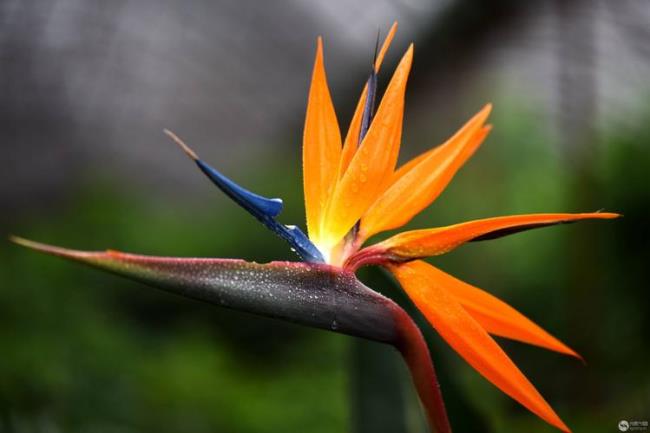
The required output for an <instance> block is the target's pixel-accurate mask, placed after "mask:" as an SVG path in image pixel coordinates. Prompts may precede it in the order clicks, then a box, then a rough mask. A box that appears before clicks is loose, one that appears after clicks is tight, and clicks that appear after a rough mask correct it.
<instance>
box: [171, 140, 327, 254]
mask: <svg viewBox="0 0 650 433" xmlns="http://www.w3.org/2000/svg"><path fill="white" fill-rule="evenodd" d="M165 134H167V135H168V136H169V137H171V139H172V140H174V141H175V142H176V143H177V144H178V145H179V146H180V147H181V148H182V149H183V151H184V152H185V153H186V154H187V155H188V156H189V157H190V158H192V159H193V160H194V162H195V163H196V165H197V166H198V167H199V168H200V169H201V171H202V172H203V173H204V174H205V175H206V176H207V177H208V178H210V180H211V181H212V182H213V183H214V184H215V185H217V187H218V188H219V189H220V190H221V191H223V192H224V193H225V194H226V195H227V196H228V197H230V198H231V199H232V200H233V201H234V202H235V203H237V204H238V205H240V206H241V207H243V208H244V209H246V211H248V213H250V214H251V215H253V216H254V217H255V218H256V219H257V220H258V221H259V222H261V223H262V224H264V225H265V226H266V227H267V228H268V229H270V230H271V231H272V232H273V233H275V234H277V235H278V236H280V237H281V238H282V239H284V240H285V241H287V242H288V243H289V245H291V249H292V250H293V251H294V252H295V253H296V254H298V255H299V256H300V258H302V259H303V260H304V261H307V262H312V263H324V262H325V259H324V258H323V255H322V254H321V252H320V251H319V250H318V248H316V246H315V245H314V244H313V243H312V242H311V241H310V240H309V238H308V237H307V236H306V235H305V234H304V233H303V231H302V230H300V229H299V228H298V227H296V226H286V225H284V224H282V223H280V222H278V221H277V220H276V219H275V217H277V216H278V215H279V214H280V212H282V200H281V199H279V198H266V197H263V196H261V195H258V194H255V193H253V192H251V191H249V190H247V189H245V188H243V187H241V186H239V185H237V184H236V183H235V182H233V181H232V180H231V179H229V178H227V177H226V176H224V175H223V174H222V173H220V172H219V171H218V170H217V169H215V168H214V167H211V166H210V165H208V164H207V163H205V162H203V161H202V160H200V159H199V157H198V156H197V155H196V153H194V151H193V150H192V149H190V148H189V147H188V146H187V145H186V144H185V143H183V141H182V140H181V139H180V138H178V137H177V136H176V135H175V134H174V133H172V132H170V131H167V130H165Z"/></svg>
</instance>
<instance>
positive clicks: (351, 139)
mask: <svg viewBox="0 0 650 433" xmlns="http://www.w3.org/2000/svg"><path fill="white" fill-rule="evenodd" d="M396 31H397V21H395V22H394V23H393V25H392V26H391V28H390V30H389V31H388V34H387V35H386V39H384V43H383V44H382V46H381V49H380V50H379V53H378V54H377V59H376V60H375V64H374V67H375V72H377V73H378V72H379V69H381V64H382V62H383V61H384V56H385V55H386V51H388V47H390V43H391V42H392V41H393V37H394V36H395V32H396ZM367 93H368V83H367V82H366V84H365V85H364V86H363V91H362V92H361V96H360V97H359V102H357V108H356V109H355V110H354V115H353V116H352V121H351V122H350V127H349V128H348V134H347V135H346V136H345V141H344V142H343V152H342V153H341V164H340V167H339V177H341V176H343V173H345V170H347V168H348V166H349V165H350V161H352V157H353V156H354V154H355V153H356V151H357V147H358V145H359V132H360V130H361V117H362V116H363V108H364V107H365V104H366V95H367Z"/></svg>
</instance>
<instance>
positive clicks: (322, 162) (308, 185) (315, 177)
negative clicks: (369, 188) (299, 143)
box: [302, 38, 341, 242]
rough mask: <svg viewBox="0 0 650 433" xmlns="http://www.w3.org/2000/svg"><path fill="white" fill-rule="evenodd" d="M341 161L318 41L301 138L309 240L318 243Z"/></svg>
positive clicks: (338, 133)
mask: <svg viewBox="0 0 650 433" xmlns="http://www.w3.org/2000/svg"><path fill="white" fill-rule="evenodd" d="M340 159H341V132H340V131H339V124H338V121H337V119H336V113H335V112H334V105H333V104H332V98H331V96H330V92H329V88H328V86H327V77H326V75H325V66H324V63H323V42H322V39H321V38H318V44H317V49H316V60H315V62H314V71H313V74H312V81H311V87H310V89H309V100H308V102H307V114H306V117H305V130H304V135H303V151H302V163H303V186H304V191H305V211H306V214H307V229H308V230H309V237H310V238H311V239H312V240H314V241H315V242H318V240H319V239H320V237H321V225H322V221H323V219H324V217H325V212H326V209H327V201H328V198H329V197H330V195H331V194H332V190H333V189H334V185H335V183H336V173H337V170H338V166H339V161H340Z"/></svg>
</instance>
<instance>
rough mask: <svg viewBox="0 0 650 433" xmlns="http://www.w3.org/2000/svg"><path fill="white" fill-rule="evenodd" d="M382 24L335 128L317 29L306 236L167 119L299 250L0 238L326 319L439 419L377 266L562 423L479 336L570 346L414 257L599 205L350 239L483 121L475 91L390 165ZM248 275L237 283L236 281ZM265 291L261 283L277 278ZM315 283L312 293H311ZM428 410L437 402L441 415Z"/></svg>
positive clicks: (391, 97)
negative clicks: (275, 257)
mask: <svg viewBox="0 0 650 433" xmlns="http://www.w3.org/2000/svg"><path fill="white" fill-rule="evenodd" d="M396 27H397V26H396V24H393V26H392V27H391V29H390V31H389V33H388V35H387V37H386V39H385V41H384V43H383V44H382V46H381V48H380V49H379V50H378V52H377V54H376V57H375V60H374V62H373V64H372V68H371V69H372V70H371V73H370V78H369V79H368V81H367V83H366V85H365V86H364V89H363V91H362V93H361V96H360V98H359V100H358V103H357V106H356V109H355V112H354V115H353V117H352V120H351V122H350V125H349V128H348V132H347V134H346V136H345V139H343V138H342V136H341V132H340V128H339V124H338V120H337V116H336V112H335V109H334V106H333V103H332V99H331V96H330V92H329V87H328V84H327V78H326V73H325V64H324V56H323V43H322V40H321V38H318V40H317V46H316V59H315V62H314V67H313V73H312V79H311V85H310V89H309V97H308V104H307V111H306V116H305V126H304V134H303V158H302V164H303V185H304V194H305V209H306V221H307V229H308V235H309V236H306V235H305V234H304V233H303V232H302V230H300V228H299V227H297V226H291V225H284V224H282V223H280V222H279V221H278V218H279V217H280V213H281V211H282V201H281V200H280V199H276V198H266V197H262V196H260V195H257V194H255V193H252V192H251V191H248V190H246V189H244V188H242V187H240V186H239V185H237V184H236V183H234V182H233V181H232V180H230V179H228V178H227V177H225V176H224V175H223V174H222V173H220V172H219V171H217V170H216V169H214V168H212V167H211V166H209V165H208V164H207V163H205V162H204V161H202V160H201V159H199V157H198V156H197V154H196V153H195V152H194V151H192V150H191V149H189V147H187V146H186V145H185V144H184V143H183V142H182V141H181V140H180V139H179V138H178V137H176V136H175V135H174V134H173V133H170V132H168V131H167V133H168V135H170V136H171V137H172V138H173V139H174V140H175V141H176V142H177V143H178V144H179V145H180V146H181V147H182V148H183V150H184V151H185V152H186V153H187V154H188V155H189V156H190V158H192V159H193V160H194V161H195V163H196V164H197V166H198V167H199V168H200V169H201V171H203V173H204V174H205V175H206V176H208V177H209V178H210V179H211V180H212V181H213V182H214V183H215V184H216V185H217V186H218V187H219V188H220V189H221V190H222V191H223V192H224V193H226V194H227V195H228V196H229V197H230V198H232V199H233V200H234V201H235V202H236V203H238V204H239V205H240V206H242V208H244V209H245V210H246V211H247V212H249V213H250V214H251V215H253V216H254V217H255V218H256V219H257V220H258V221H260V222H261V223H262V224H264V225H265V226H266V227H267V228H269V229H270V230H271V231H273V232H274V233H276V234H277V235H279V236H280V237H281V238H283V239H284V240H286V241H287V242H288V243H289V244H290V245H291V248H292V249H293V250H294V251H295V252H296V253H297V254H298V255H299V257H300V258H301V259H302V260H303V261H304V262H305V263H300V264H295V263H294V264H291V263H287V262H273V263H269V264H261V265H260V264H255V263H249V262H244V261H241V260H234V261H233V260H227V259H182V258H156V257H147V256H136V255H129V254H124V253H117V252H112V251H108V252H80V251H74V250H66V249H61V248H58V247H51V246H48V245H44V244H38V243H35V242H31V241H27V240H24V239H21V238H14V239H13V240H14V241H15V242H17V243H19V244H21V245H23V246H27V247H30V248H33V249H36V250H39V251H43V252H47V253H50V254H54V255H58V256H63V257H66V258H71V259H73V260H77V261H81V262H84V263H87V264H90V265H92V266H96V267H100V268H102V269H105V270H109V271H111V272H114V273H118V274H121V275H126V276H128V277H130V278H135V279H138V280H140V281H143V282H147V283H150V284H152V285H155V286H158V287H162V288H164V289H166V290H172V291H176V292H179V293H181V294H183V295H185V296H190V297H194V298H198V299H202V300H206V301H208V302H213V303H217V304H221V305H227V306H231V307H232V308H237V309H241V310H245V311H250V312H254V313H257V314H264V315H270V316H273V317H279V318H283V319H286V320H291V321H294V322H298V323H303V324H307V325H310V326H315V327H320V328H326V329H327V328H328V326H329V324H330V323H332V321H333V322H334V323H337V324H338V325H337V327H336V328H334V327H333V326H332V327H331V329H332V330H335V331H337V332H344V333H347V334H351V335H357V336H361V337H365V338H370V339H374V340H376V341H382V342H385V343H389V344H392V345H394V346H395V347H397V348H398V349H399V350H400V352H402V354H403V355H404V358H405V360H406V362H407V364H408V366H409V368H410V370H411V372H412V375H413V378H414V381H415V384H416V387H417V389H418V393H419V395H420V397H421V399H422V401H423V404H424V406H425V408H426V410H427V414H428V415H429V421H430V423H431V426H432V428H435V429H437V430H438V431H442V432H448V431H450V428H449V424H448V421H447V419H446V414H445V413H444V405H442V403H441V399H440V398H439V390H438V389H437V386H436V384H437V379H436V378H435V372H434V370H433V365H432V363H431V358H430V356H429V354H428V350H427V348H426V345H425V344H424V340H423V339H422V336H421V334H420V333H419V331H417V328H416V327H415V325H414V324H413V321H412V319H411V318H409V317H408V315H407V314H406V313H405V312H404V310H403V309H401V308H400V307H399V306H397V305H396V304H395V303H394V302H392V301H390V300H388V299H386V298H384V297H382V296H381V295H379V294H378V293H376V292H374V291H372V290H370V289H368V288H366V287H365V286H363V285H362V284H361V283H360V282H358V280H357V279H356V278H354V271H356V269H358V268H359V267H360V266H365V265H380V266H383V267H385V268H386V269H388V270H389V271H390V272H391V273H392V274H393V275H394V276H395V278H396V279H397V280H398V281H399V283H400V285H401V286H402V287H403V289H404V291H405V292H406V293H407V294H408V296H409V297H410V298H411V299H412V301H413V302H414V304H415V305H416V307H417V308H418V309H419V310H420V311H421V312H422V313H423V315H424V316H425V317H426V319H427V320H428V321H429V322H430V323H431V325H432V326H433V327H434V328H435V329H436V331H437V332H438V333H439V334H440V335H441V336H442V337H443V339H444V340H445V341H447V343H449V345H450V346H451V347H452V348H453V349H454V350H455V351H456V352H457V353H458V354H459V355H460V356H461V357H463V358H464V359H465V360H466V361H467V362H468V363H469V364H470V365H471V366H472V367H473V368H474V369H476V370H477V371H478V372H479V373H480V374H482V375H483V376H484V377H485V378H486V379H487V380H489V381H490V382H492V383H493V384H494V385H495V386H497V387H498V388H499V389H500V390H501V391H503V392H504V393H506V394H507V395H509V396H510V397H512V398H513V399H515V400H516V401H518V402H519V403H521V404H522V405H523V406H524V407H526V408H527V409H529V410H530V411H531V412H533V413H534V414H536V415H538V416H539V417H540V418H542V419H543V420H545V421H546V422H548V423H549V424H551V425H553V426H555V427H557V428H558V429H560V430H563V431H569V429H568V427H567V426H566V425H565V424H564V422H562V420H561V419H560V418H559V417H558V415H557V414H556V413H555V412H554V411H553V409H552V408H551V407H550V405H549V404H548V403H547V402H546V401H545V400H544V398H543V397H542V396H541V395H540V394H539V392H537V390H536V389H535V387H534V386H533V385H532V384H531V383H530V382H529V381H528V379H527V378H526V377H525V376H524V374H523V373H522V372H521V371H520V370H519V369H518V367H517V366H516V365H515V364H514V363H513V362H512V361H511V360H510V358H509V357H508V356H507V355H506V353H505V352H504V351H503V350H502V349H501V348H500V347H499V345H498V344H497V343H496V342H495V341H494V339H493V338H492V336H491V335H497V336H501V337H506V338H510V339H513V340H517V341H521V342H524V343H528V344H533V345H536V346H539V347H543V348H546V349H549V350H553V351H556V352H559V353H563V354H567V355H570V356H574V357H577V358H580V356H579V355H578V354H577V353H576V352H575V351H574V350H572V349H571V348H569V347H568V346H567V345H565V344H564V343H562V342H560V341H559V340H558V339H557V338H555V337H553V336H552V335H550V334H549V333H548V332H546V331H544V330H543V329H542V328H541V327H540V326H538V325H536V324H535V323H533V322H532V321H531V320H530V319H528V318H526V317H525V316H524V315H522V314H521V313H519V312H518V311H517V310H515V309H514V308H513V307H511V306H509V305H508V304H506V303H505V302H503V301H501V300H499V299H498V298H496V297H494V296H493V295H490V294H489V293H487V292H485V291H483V290H481V289H479V288H477V287H474V286H472V285H470V284H468V283H465V282H463V281H460V280H458V279H456V278H454V277H453V276H451V275H448V274H446V273H445V272H443V271H442V270H440V269H437V268H436V267H434V266H433V265H431V264H429V263H426V262H424V261H422V259H424V258H427V257H431V256H436V255H440V254H444V253H447V252H449V251H451V250H453V249H455V248H457V247H458V246H460V245H463V244H464V243H467V242H472V241H480V240H487V239H493V238H496V237H501V236H506V235H509V234H512V233H516V232H519V231H523V230H528V229H532V228H538V227H544V226H549V225H554V224H561V223H570V222H575V221H579V220H584V219H610V218H616V217H618V216H619V215H617V214H613V213H605V212H596V213H579V214H566V213H546V214H530V215H513V216H506V217H496V218H486V219H481V220H477V221H470V222H465V223H461V224H455V225H451V226H447V227H438V228H425V229H421V230H412V231H406V232H403V233H399V234H396V235H395V236H392V237H390V238H388V239H387V240H385V241H383V242H380V243H378V244H375V245H370V246H368V247H365V248H363V245H364V243H365V242H366V241H367V240H368V239H369V238H370V237H371V236H373V235H375V234H377V233H380V232H382V231H386V230H392V229H397V228H399V227H401V226H403V225H404V224H406V223H407V222H409V221H410V220H411V219H412V218H413V217H414V216H415V215H417V214H418V213H419V212H420V211H422V210H423V209H424V208H426V207H427V206H428V205H429V204H431V203H432V202H433V201H434V200H436V198H438V196H439V195H440V194H441V193H442V192H443V190H444V189H445V187H446V186H447V185H448V184H449V182H450V181H451V180H452V179H453V177H454V175H455V174H456V172H457V171H458V170H459V169H460V168H461V167H462V166H463V164H464V163H465V162H466V161H467V160H468V159H469V158H470V157H471V156H472V155H473V154H474V153H475V152H476V150H477V149H478V148H479V147H480V145H481V144H482V142H483V141H484V140H485V138H486V137H487V135H488V134H489V132H490V130H491V126H490V125H488V124H487V123H486V122H487V119H488V117H489V114H490V111H491V109H492V106H491V105H490V104H487V105H486V106H485V107H483V108H482V109H481V110H480V111H479V112H478V113H477V114H476V115H475V116H474V117H472V118H471V119H470V120H469V121H468V122H467V123H465V125H463V126H462V127H461V128H460V129H459V130H458V132H457V133H456V134H454V135H453V136H452V137H450V138H449V139H448V140H447V141H445V142H444V143H443V144H441V145H440V146H437V147H434V148H433V149H431V150H429V151H427V152H424V153H422V154H421V155H419V156H417V157H415V158H413V159H412V160H410V161H408V162H407V163H405V164H404V165H402V166H401V167H396V164H397V159H398V154H399V147H400V142H401V135H402V124H403V116H404V106H405V93H406V84H407V81H408V77H409V73H410V70H411V65H412V63H413V52H414V48H413V45H410V46H409V47H408V49H407V50H406V52H405V54H404V55H403V56H402V58H401V60H400V61H399V63H398V65H397V67H396V69H395V72H394V73H393V76H392V78H391V80H390V82H389V84H388V87H387V88H386V91H385V92H384V94H383V97H382V99H381V101H380V103H379V106H378V107H377V110H376V112H375V110H374V99H375V94H376V83H377V79H376V75H377V74H378V73H379V71H380V68H381V65H382V62H383V59H384V57H385V54H386V51H387V49H388V47H389V45H390V43H391V41H392V39H393V37H394V34H395V31H396ZM247 285H249V286H251V287H253V286H256V285H257V286H261V288H259V290H249V289H248V286H247ZM278 290H279V292H277V293H276V294H281V296H276V295H274V291H278ZM314 292H317V293H318V296H313V293H314ZM441 412H443V413H442V414H441Z"/></svg>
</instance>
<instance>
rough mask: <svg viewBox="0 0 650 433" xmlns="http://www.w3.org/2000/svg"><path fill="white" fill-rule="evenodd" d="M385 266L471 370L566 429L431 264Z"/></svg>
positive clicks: (544, 418) (538, 414)
mask: <svg viewBox="0 0 650 433" xmlns="http://www.w3.org/2000/svg"><path fill="white" fill-rule="evenodd" d="M388 268H389V270H390V271H391V272H392V273H393V274H394V275H395V277H396V278H397V279H398V280H399V282H400V284H401V285H402V287H403V288H404V290H405V291H406V293H407V294H408V295H409V297H410V298H411V300H413V302H414V303H415V305H416V306H417V308H418V309H419V310H420V311H421V312H422V314H424V316H425V317H426V318H427V320H428V321H429V322H430V323H431V325H432V326H433V327H434V328H435V329H436V331H438V333H439V334H440V336H441V337H442V338H443V339H444V340H445V341H446V342H447V343H449V345H450V346H451V347H452V348H453V349H454V350H455V351H456V352H458V354H459V355H460V356H462V357H463V359H465V360H466V361H467V362H468V363H469V364H470V365H471V366H472V367H473V368H474V369H476V370H477V371H478V372H479V373H480V374H482V375H483V376H484V377H485V378H486V379H487V380H489V381H490V382H492V383H493V384H494V385H495V386H496V387H497V388H499V389H500V390H501V391H503V392H504V393H506V394H508V395H509V396H510V397H512V398H513V399H515V400H516V401H518V402H519V403H521V404H522V405H523V406H524V407H526V408H527V409H528V410H530V411H531V412H533V413H534V414H536V415H537V416H539V417H540V418H542V419H543V420H544V421H546V422H548V423H549V424H551V425H553V426H555V427H557V428H558V429H560V430H562V431H565V432H569V431H570V430H569V428H568V427H567V426H566V425H565V424H564V423H563V422H562V420H561V419H560V417H558V415H557V414H556V413H555V412H554V411H553V409H552V408H551V406H549V404H548V403H547V402H546V401H545V400H544V398H543V397H542V396H541V395H540V394H539V392H538V391H537V390H536V389H535V387H534V386H533V385H532V384H531V383H530V382H529V381H528V379H527V378H526V376H524V374H523V373H522V372H521V371H520V370H519V368H517V366H516V365H515V364H514V363H513V362H512V360H511V359H510V358H509V357H508V355H506V353H505V352H504V351H503V350H502V349H501V347H500V346H499V345H498V344H497V343H496V342H495V341H494V339H492V337H490V336H489V335H488V333H487V332H486V331H485V329H483V327H482V326H481V325H480V324H479V323H478V322H477V321H476V320H474V319H473V318H472V316H470V315H469V314H468V313H467V311H465V309H464V308H463V307H462V306H461V304H460V303H459V302H458V301H457V300H456V299H455V297H454V296H452V295H451V293H449V292H447V291H446V289H445V288H444V287H442V285H441V284H440V283H439V281H438V280H437V276H438V275H437V273H436V272H434V271H432V266H431V265H429V264H428V263H426V262H423V261H413V262H409V263H404V264H399V265H389V266H388Z"/></svg>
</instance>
